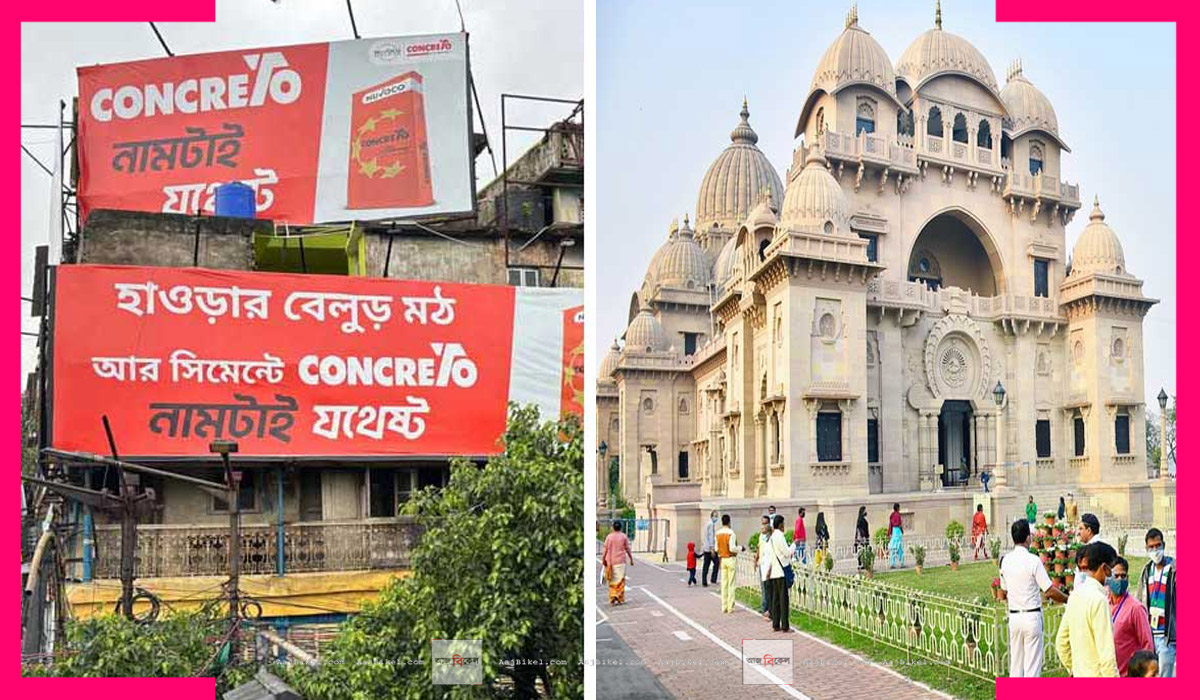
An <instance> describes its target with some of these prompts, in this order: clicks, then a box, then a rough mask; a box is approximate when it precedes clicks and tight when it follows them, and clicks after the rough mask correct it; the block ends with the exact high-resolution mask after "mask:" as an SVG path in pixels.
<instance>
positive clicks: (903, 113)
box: [896, 109, 913, 136]
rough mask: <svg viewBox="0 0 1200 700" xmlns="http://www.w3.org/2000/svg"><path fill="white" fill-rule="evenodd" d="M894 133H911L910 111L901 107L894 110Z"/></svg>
mask: <svg viewBox="0 0 1200 700" xmlns="http://www.w3.org/2000/svg"><path fill="white" fill-rule="evenodd" d="M896 133H898V134H901V135H903V136H912V135H913V116H912V112H911V111H909V110H907V109H902V110H900V111H898V112H896Z"/></svg>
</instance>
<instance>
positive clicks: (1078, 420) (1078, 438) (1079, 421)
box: [1075, 416, 1086, 457]
mask: <svg viewBox="0 0 1200 700" xmlns="http://www.w3.org/2000/svg"><path fill="white" fill-rule="evenodd" d="M1085 448H1086V445H1085V444H1084V427H1083V417H1082V416H1075V456H1076V457H1082V456H1083V451H1084V449H1085Z"/></svg>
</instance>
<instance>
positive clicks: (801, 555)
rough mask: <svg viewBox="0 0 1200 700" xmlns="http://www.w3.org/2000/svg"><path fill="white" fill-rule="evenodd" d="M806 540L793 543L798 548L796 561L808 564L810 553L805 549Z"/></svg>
mask: <svg viewBox="0 0 1200 700" xmlns="http://www.w3.org/2000/svg"><path fill="white" fill-rule="evenodd" d="M804 545H805V543H804V542H797V543H795V544H794V545H792V546H793V547H794V548H795V549H796V561H798V562H800V563H801V564H804V565H805V566H808V554H806V553H805V551H804Z"/></svg>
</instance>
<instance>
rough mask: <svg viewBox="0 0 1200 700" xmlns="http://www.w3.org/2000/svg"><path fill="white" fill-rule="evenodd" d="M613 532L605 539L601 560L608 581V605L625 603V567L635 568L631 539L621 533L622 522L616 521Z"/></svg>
mask: <svg viewBox="0 0 1200 700" xmlns="http://www.w3.org/2000/svg"><path fill="white" fill-rule="evenodd" d="M612 529H613V531H612V532H610V533H608V536H607V537H605V538H604V549H603V551H604V553H603V555H602V556H601V558H600V563H601V565H603V566H604V579H605V580H606V581H608V604H609V605H623V604H624V603H625V565H626V564H628V565H629V566H633V550H632V548H631V547H630V546H629V538H628V537H626V536H625V533H624V532H621V521H620V520H614V521H613V524H612Z"/></svg>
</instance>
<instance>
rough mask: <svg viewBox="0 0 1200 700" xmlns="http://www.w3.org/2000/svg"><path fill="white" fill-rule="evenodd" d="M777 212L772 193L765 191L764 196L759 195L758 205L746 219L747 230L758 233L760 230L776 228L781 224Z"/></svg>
mask: <svg viewBox="0 0 1200 700" xmlns="http://www.w3.org/2000/svg"><path fill="white" fill-rule="evenodd" d="M776 210H777V209H776V207H775V202H774V200H773V199H772V197H771V193H770V192H767V191H765V190H764V191H763V192H762V194H760V195H758V204H755V205H754V208H753V209H751V210H750V214H749V216H747V217H746V222H745V226H746V228H748V229H750V230H751V231H757V230H758V229H760V228H774V227H775V225H776V224H778V223H779V217H778V216H776V214H775V212H776Z"/></svg>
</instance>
